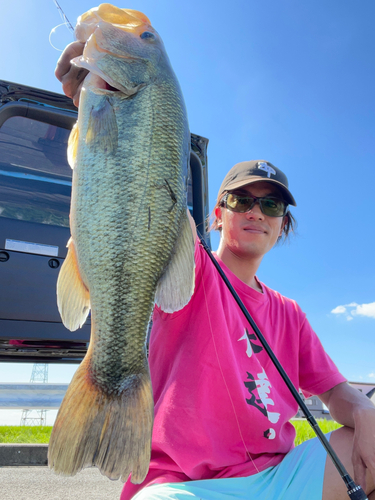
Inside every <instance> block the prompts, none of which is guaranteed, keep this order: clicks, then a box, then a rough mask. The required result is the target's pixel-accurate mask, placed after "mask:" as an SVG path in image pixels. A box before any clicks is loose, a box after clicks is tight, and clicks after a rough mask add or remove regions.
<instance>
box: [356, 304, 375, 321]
mask: <svg viewBox="0 0 375 500" xmlns="http://www.w3.org/2000/svg"><path fill="white" fill-rule="evenodd" d="M356 314H359V315H360V316H367V317H368V318H374V319H375V302H371V303H370V304H362V305H358V306H357V308H356Z"/></svg>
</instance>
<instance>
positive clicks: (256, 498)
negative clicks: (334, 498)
mask: <svg viewBox="0 0 375 500" xmlns="http://www.w3.org/2000/svg"><path fill="white" fill-rule="evenodd" d="M326 437H327V439H329V438H330V433H329V434H327V436H326ZM326 457H327V454H326V451H325V450H324V448H323V446H322V445H321V443H320V441H319V440H318V438H314V439H310V440H309V441H305V442H304V443H302V444H300V445H299V446H296V447H295V448H294V449H293V450H292V451H291V452H290V453H288V454H287V455H286V456H285V458H284V459H283V461H282V462H281V463H280V464H279V465H276V466H275V467H270V468H269V469H266V470H264V471H262V472H260V473H259V474H254V475H253V476H249V477H235V478H228V479H205V480H201V481H188V482H185V483H165V484H153V485H151V486H149V487H147V488H144V489H143V490H141V491H140V492H139V493H137V495H135V496H134V497H133V499H132V500H168V499H169V500H194V499H197V500H229V499H238V500H321V499H322V493H323V479H324V468H325V463H326Z"/></svg>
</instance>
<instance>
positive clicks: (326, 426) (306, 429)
mask: <svg viewBox="0 0 375 500" xmlns="http://www.w3.org/2000/svg"><path fill="white" fill-rule="evenodd" d="M317 422H318V425H319V427H320V428H321V429H322V431H323V433H324V434H327V432H331V431H334V430H335V429H338V428H339V427H342V426H341V425H340V424H338V423H337V422H334V421H333V420H323V419H317ZM292 424H293V425H294V427H295V429H296V432H297V434H296V439H295V441H294V442H295V444H296V445H297V444H301V443H303V442H304V441H307V440H308V439H311V438H314V437H315V432H314V431H313V430H312V428H311V427H310V425H309V424H308V423H307V421H306V420H293V421H292Z"/></svg>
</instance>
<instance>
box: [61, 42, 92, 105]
mask: <svg viewBox="0 0 375 500" xmlns="http://www.w3.org/2000/svg"><path fill="white" fill-rule="evenodd" d="M84 47H85V44H84V43H82V42H79V41H77V42H72V43H71V44H69V45H68V46H67V47H66V48H65V50H64V52H63V53H62V54H61V57H60V59H59V60H58V61H57V66H56V70H55V76H56V78H57V79H58V80H59V81H60V82H61V83H62V88H63V91H64V94H65V95H67V96H68V97H70V98H71V99H73V103H74V105H75V106H77V108H78V104H79V97H80V94H81V89H82V84H83V81H84V79H85V78H86V76H87V73H88V70H86V69H84V68H79V67H77V66H76V65H74V64H72V63H71V60H72V59H74V58H75V57H79V56H81V55H82V53H83V49H84Z"/></svg>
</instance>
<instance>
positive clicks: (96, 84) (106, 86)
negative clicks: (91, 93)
mask: <svg viewBox="0 0 375 500" xmlns="http://www.w3.org/2000/svg"><path fill="white" fill-rule="evenodd" d="M103 76H104V75H103ZM103 76H101V75H98V74H96V73H93V72H92V71H91V72H90V73H89V74H88V75H87V77H86V83H89V85H90V88H91V90H94V89H97V90H100V91H103V90H105V91H107V92H109V93H111V94H112V93H114V92H120V93H122V94H128V90H126V92H124V90H125V89H124V87H123V86H122V85H120V84H118V83H116V82H114V81H113V80H112V79H111V78H109V77H108V76H106V79H104V78H103Z"/></svg>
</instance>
